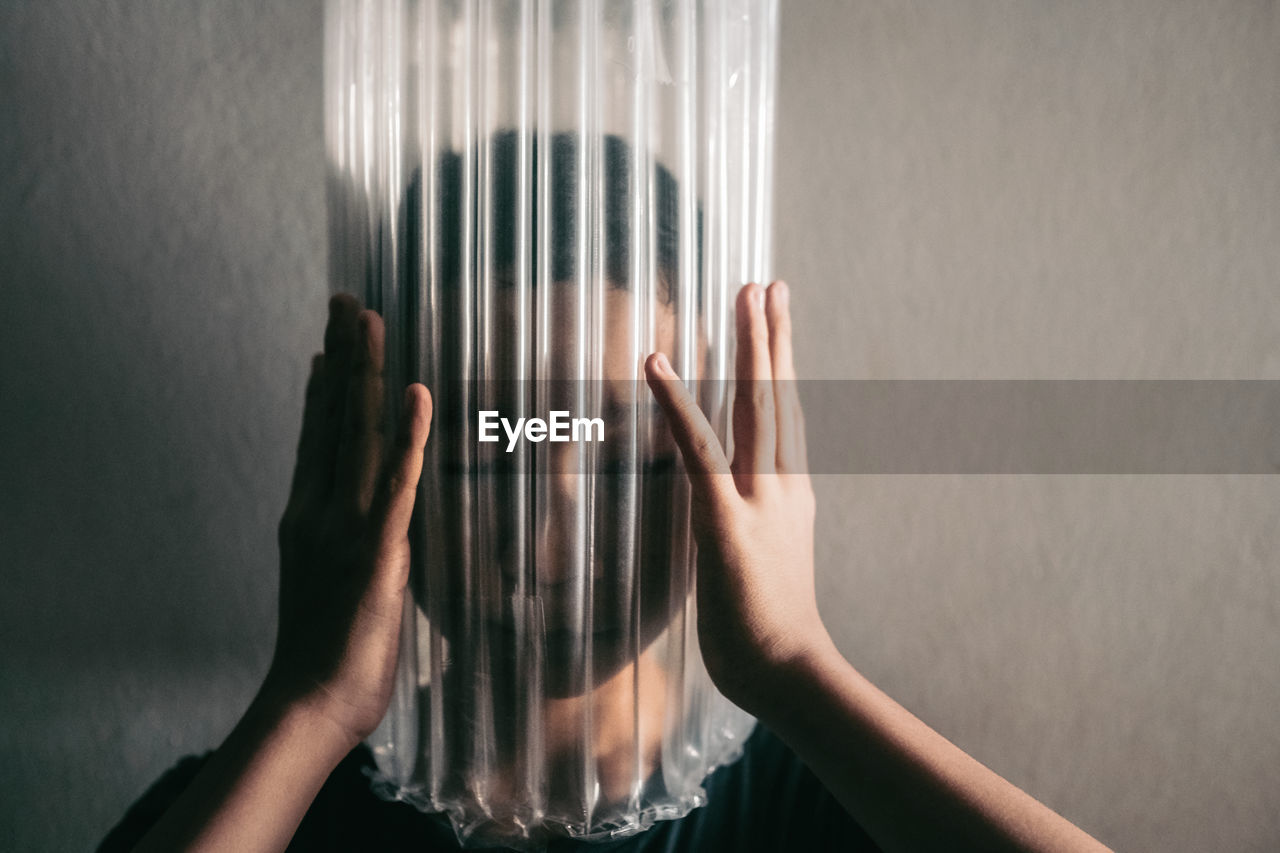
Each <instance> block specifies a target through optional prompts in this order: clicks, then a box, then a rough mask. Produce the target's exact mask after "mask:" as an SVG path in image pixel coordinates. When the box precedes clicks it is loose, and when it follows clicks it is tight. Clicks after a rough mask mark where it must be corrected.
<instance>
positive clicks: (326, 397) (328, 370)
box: [315, 293, 360, 499]
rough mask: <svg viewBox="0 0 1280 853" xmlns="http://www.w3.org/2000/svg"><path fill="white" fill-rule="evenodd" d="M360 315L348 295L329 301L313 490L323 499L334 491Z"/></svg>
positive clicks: (356, 304)
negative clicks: (321, 460) (316, 472)
mask: <svg viewBox="0 0 1280 853" xmlns="http://www.w3.org/2000/svg"><path fill="white" fill-rule="evenodd" d="M359 316H360V302H359V300H357V299H356V298H355V297H354V296H352V295H351V294H349V293H339V294H337V295H335V296H333V297H332V298H330V299H329V322H328V323H327V324H326V326H325V330H324V374H323V377H322V382H321V385H322V387H321V389H320V393H321V396H322V412H323V417H322V418H321V419H320V423H319V424H318V425H317V430H316V456H317V457H318V458H320V459H323V460H324V461H323V462H322V463H320V465H321V467H320V469H319V470H320V471H321V472H322V473H323V476H317V478H316V483H315V488H316V490H317V492H318V496H319V497H320V498H322V499H327V498H328V496H329V494H330V492H331V491H332V489H333V482H334V476H335V471H336V463H337V456H338V445H339V443H340V442H341V439H342V423H343V419H344V417H345V415H344V410H345V408H346V401H347V386H348V384H349V381H350V378H351V359H352V354H353V353H354V351H355V348H356V335H357V332H358V330H357V325H356V318H357V317H359Z"/></svg>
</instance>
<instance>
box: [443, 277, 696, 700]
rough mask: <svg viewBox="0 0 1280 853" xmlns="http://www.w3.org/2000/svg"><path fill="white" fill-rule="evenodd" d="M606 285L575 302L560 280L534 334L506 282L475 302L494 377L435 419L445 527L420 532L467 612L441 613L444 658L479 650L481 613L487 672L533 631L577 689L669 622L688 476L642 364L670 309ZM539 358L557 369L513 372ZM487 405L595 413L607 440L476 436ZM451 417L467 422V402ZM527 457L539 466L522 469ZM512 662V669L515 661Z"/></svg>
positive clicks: (552, 681) (671, 344) (659, 345)
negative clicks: (442, 422)
mask: <svg viewBox="0 0 1280 853" xmlns="http://www.w3.org/2000/svg"><path fill="white" fill-rule="evenodd" d="M601 297H602V298H601V299H600V302H599V304H598V305H596V306H594V309H590V308H588V306H585V305H582V304H580V303H579V301H578V299H577V289H576V287H574V286H571V285H568V284H564V285H556V286H555V288H554V291H553V293H552V294H551V295H550V299H549V304H550V306H551V307H552V308H553V310H552V311H548V312H546V314H545V315H544V318H545V319H544V320H543V327H544V329H545V333H546V334H545V337H546V341H545V342H543V343H542V344H541V345H540V342H538V341H531V340H528V339H522V338H521V337H520V336H519V335H517V334H516V331H517V330H519V329H521V328H525V329H528V328H531V327H532V326H534V325H536V322H535V320H534V318H535V316H536V310H537V307H536V305H535V304H534V301H533V300H531V299H527V301H526V302H525V303H524V304H521V302H520V300H519V298H518V296H517V291H516V290H515V289H514V288H505V287H504V288H497V289H495V292H494V295H493V302H492V303H491V304H489V305H487V306H486V311H485V313H484V316H486V317H488V318H489V319H488V322H489V324H490V325H489V327H488V328H487V329H484V330H481V331H480V334H481V335H483V336H484V338H485V340H486V341H487V346H486V345H485V344H483V343H482V345H481V346H478V347H477V350H481V351H484V352H487V353H488V359H489V361H488V366H489V368H490V369H488V370H485V371H484V375H486V376H488V377H489V379H488V381H486V382H483V383H479V384H477V385H475V386H471V387H472V388H473V389H474V391H473V394H474V396H473V398H472V400H471V402H472V405H471V406H469V407H468V409H469V410H468V411H467V412H466V413H465V416H466V417H469V418H471V419H472V422H471V424H470V425H469V426H470V429H469V430H467V429H461V428H458V429H448V428H446V430H443V431H441V432H439V433H437V435H438V436H440V439H439V440H442V447H441V453H442V459H443V460H444V461H445V465H444V466H443V470H442V471H441V473H440V475H439V476H440V478H441V483H440V485H441V490H440V494H441V495H443V496H446V498H445V503H444V505H442V506H441V507H440V512H439V513H438V514H434V515H435V517H436V518H438V519H439V521H440V526H439V528H438V529H432V530H430V531H429V542H430V541H431V540H434V543H433V545H434V547H433V546H432V545H429V547H432V550H433V552H434V554H436V555H438V556H439V558H440V562H441V563H442V566H441V568H442V569H443V572H444V575H443V576H441V575H439V574H435V575H433V577H437V578H438V579H439V580H438V581H437V583H436V588H437V589H438V588H440V586H441V582H443V586H444V587H445V588H446V589H448V590H450V591H451V592H452V593H453V594H452V595H450V598H452V599H453V600H454V601H456V602H457V604H458V605H459V609H461V610H464V611H466V612H457V613H454V614H453V617H454V618H452V619H450V620H449V621H451V622H452V623H453V624H452V625H443V626H442V630H443V631H444V632H445V634H446V636H448V637H449V639H450V642H451V645H452V647H453V648H452V650H451V657H452V658H453V659H454V660H455V661H456V660H459V655H460V654H467V653H468V650H469V651H470V652H471V653H474V654H477V655H478V654H480V652H479V651H478V650H476V649H475V646H476V645H477V640H478V637H479V635H480V629H481V627H482V625H483V627H484V628H485V629H486V633H487V635H488V643H487V644H488V646H489V650H488V654H487V655H486V656H485V657H487V658H488V660H487V661H479V660H477V661H475V663H476V664H481V665H485V666H486V667H487V668H488V671H490V672H493V669H494V668H499V669H500V668H503V667H504V664H509V665H513V666H514V665H517V664H516V663H515V662H516V661H517V660H519V659H520V658H521V655H520V653H519V649H518V648H517V643H526V644H527V643H529V642H530V638H531V635H536V634H537V633H541V634H542V635H543V636H544V637H545V647H544V648H543V649H542V655H543V661H544V674H545V677H546V679H547V688H548V692H549V693H551V695H561V696H565V695H576V694H579V693H581V692H582V691H583V690H584V689H585V688H586V687H587V683H586V676H587V674H588V673H590V675H591V683H592V684H599V683H601V681H603V680H604V679H606V678H608V677H609V676H610V675H612V674H613V673H614V672H616V671H617V670H618V669H620V668H621V667H622V666H625V665H626V664H627V663H629V662H630V661H632V660H634V659H635V658H636V657H637V656H638V655H639V653H640V652H641V651H643V649H644V648H645V647H647V646H648V645H649V643H651V642H652V641H653V639H654V638H655V637H656V636H657V635H658V634H659V633H660V632H661V630H662V629H663V628H664V627H665V626H666V624H667V623H668V621H669V618H670V617H669V607H670V606H671V605H678V604H680V603H681V599H682V593H683V591H684V586H683V582H682V583H681V584H680V586H678V587H677V593H676V594H677V598H676V600H675V601H671V600H670V598H671V595H672V592H671V583H670V581H671V579H670V567H671V566H672V565H684V564H685V557H684V555H685V549H686V548H687V542H685V541H683V537H682V541H675V536H674V534H675V531H677V530H683V527H682V525H679V524H677V523H676V522H677V519H676V517H675V516H676V506H677V500H676V498H677V494H678V492H677V488H676V487H677V484H678V483H679V482H681V478H680V477H679V476H678V471H679V469H678V466H677V464H676V456H677V454H676V448H675V446H674V443H673V442H672V441H671V438H670V434H669V432H668V431H667V429H666V428H665V426H663V425H662V424H661V423H660V422H659V419H658V415H657V408H656V406H654V405H653V402H652V398H651V395H650V393H649V390H648V388H647V387H646V385H645V384H644V380H643V368H642V365H643V361H644V358H645V357H646V356H647V355H648V354H649V353H650V352H653V351H655V350H658V351H662V352H665V353H667V355H668V356H669V357H670V356H672V355H674V352H675V343H676V333H675V321H674V320H675V318H674V312H673V310H672V308H671V306H669V305H667V304H665V303H663V302H661V301H659V300H654V301H653V302H652V304H648V305H641V304H639V300H638V299H637V297H636V296H635V295H634V294H632V293H631V292H629V291H625V290H620V289H616V288H609V289H607V290H605V292H604V293H602V294H601ZM590 315H594V316H590ZM640 316H648V317H649V319H650V326H651V328H652V329H653V335H652V337H649V338H645V339H637V333H636V328H637V327H638V326H639V325H640V324H639V323H638V322H637V318H638V317H640ZM522 321H523V322H522ZM590 329H598V330H600V331H599V333H598V334H599V338H598V355H596V356H595V357H594V359H593V358H592V355H593V353H592V348H591V347H589V346H583V345H581V343H580V342H581V341H582V339H583V337H584V335H583V334H582V330H590ZM539 359H541V360H542V361H541V369H540V370H537V374H538V375H541V376H544V377H548V378H549V380H550V381H547V382H538V383H534V382H528V381H523V382H522V381H520V380H519V379H517V378H516V377H521V376H529V375H531V374H533V373H534V368H535V365H538V364H539ZM580 376H586V377H590V378H588V379H586V380H581V379H577V378H576V377H580ZM521 400H523V401H524V407H523V408H522V407H521V405H520V402H521ZM437 408H438V411H439V409H440V407H439V406H438V407H437ZM481 409H484V410H496V411H497V412H499V413H500V415H501V416H502V417H505V418H507V419H508V420H509V421H510V422H512V423H514V422H515V420H516V418H517V417H519V416H520V415H521V414H524V415H527V416H529V417H540V418H543V419H547V418H549V416H550V414H551V412H552V411H567V412H569V417H570V418H573V417H590V418H594V417H599V418H601V419H602V420H603V421H604V440H603V442H599V441H595V442H590V443H588V442H573V441H569V442H563V443H551V442H549V441H543V442H540V443H530V442H528V441H526V440H524V439H521V440H520V441H519V442H518V444H517V446H516V449H515V450H514V451H512V452H508V451H507V447H508V437H507V434H506V433H505V431H504V430H503V429H502V428H499V429H498V430H497V433H498V436H499V440H498V441H497V442H493V443H484V444H481V443H478V442H476V432H475V429H476V419H477V412H478V411H479V410H481ZM439 414H445V412H442V411H441V412H439ZM448 416H449V417H453V418H454V419H455V420H454V422H455V423H456V424H457V426H458V427H462V426H464V425H463V424H462V423H461V422H460V418H461V417H462V414H460V413H458V412H451V413H449V415H448ZM468 444H469V446H468ZM450 460H454V462H450ZM455 463H456V464H455ZM531 469H532V470H533V471H535V472H536V473H534V474H533V475H532V476H527V475H521V473H520V472H521V471H528V470H531ZM591 471H593V472H596V473H595V474H594V476H592V475H591V474H589V473H587V472H591ZM448 496H456V497H457V498H458V499H457V500H452V499H450V498H449V497H448ZM468 564H470V565H468ZM464 576H466V577H464ZM446 594H447V593H446ZM535 614H536V615H535ZM539 622H540V628H541V630H540V631H539V630H537V629H538V623H539ZM518 623H520V624H522V625H523V628H524V630H520V629H519V628H518ZM522 635H523V636H522ZM460 643H461V644H463V647H462V648H458V646H459V644H460ZM588 649H589V651H588ZM494 675H495V678H497V677H498V673H496V672H495V673H494ZM510 675H512V676H513V677H514V678H516V679H518V678H519V676H520V673H516V672H511V673H510Z"/></svg>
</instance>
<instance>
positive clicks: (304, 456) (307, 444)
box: [285, 353, 327, 515]
mask: <svg viewBox="0 0 1280 853" xmlns="http://www.w3.org/2000/svg"><path fill="white" fill-rule="evenodd" d="M324 407H325V398H324V354H323V353H316V354H315V355H314V356H312V357H311V373H310V375H309V376H308V378H307V391H306V395H305V398H304V403H303V407H302V436H301V437H300V438H299V439H298V459H297V462H296V464H295V466H294V469H293V486H292V488H290V490H289V504H288V506H287V507H286V509H285V513H286V515H287V514H289V513H290V512H297V511H298V510H300V509H301V507H302V505H303V504H304V503H306V502H307V500H308V499H309V498H313V497H315V490H316V487H317V483H318V482H322V481H323V479H324V478H325V477H326V476H327V475H326V473H325V469H326V467H327V460H326V459H325V458H324V457H323V456H322V455H321V454H320V453H319V448H320V434H321V431H322V428H323V425H324V420H325V408H324Z"/></svg>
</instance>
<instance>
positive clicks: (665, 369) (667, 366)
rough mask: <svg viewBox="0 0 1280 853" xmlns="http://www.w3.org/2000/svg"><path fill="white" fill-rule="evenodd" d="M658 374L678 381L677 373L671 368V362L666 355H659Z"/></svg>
mask: <svg viewBox="0 0 1280 853" xmlns="http://www.w3.org/2000/svg"><path fill="white" fill-rule="evenodd" d="M657 363H658V372H659V373H661V374H662V375H663V376H665V377H667V378H668V379H676V378H677V377H676V372H675V371H674V370H673V369H672V368H671V362H669V361H667V354H666V353H662V352H660V353H658V359H657Z"/></svg>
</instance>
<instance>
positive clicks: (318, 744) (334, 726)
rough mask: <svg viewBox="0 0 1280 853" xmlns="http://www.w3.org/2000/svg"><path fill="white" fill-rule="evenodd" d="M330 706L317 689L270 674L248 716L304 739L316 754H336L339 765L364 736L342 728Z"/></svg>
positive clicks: (326, 698)
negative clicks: (305, 688) (298, 685)
mask: <svg viewBox="0 0 1280 853" xmlns="http://www.w3.org/2000/svg"><path fill="white" fill-rule="evenodd" d="M329 703H330V699H329V698H328V697H327V696H325V695H324V694H323V692H322V691H321V689H320V688H318V687H317V688H316V689H314V690H303V689H300V688H299V687H297V686H296V685H292V684H287V683H285V682H284V681H282V680H280V679H278V678H274V677H272V676H271V675H268V676H267V679H266V680H265V681H264V682H263V685H262V687H261V689H260V690H259V691H258V695H257V696H256V697H254V700H253V703H252V704H251V705H250V707H249V715H251V716H253V717H255V718H256V719H257V720H258V721H259V722H260V724H262V725H265V726H267V727H269V728H271V729H274V730H277V731H280V732H286V733H288V734H289V735H290V736H292V737H296V738H298V739H299V740H300V741H302V740H304V739H305V741H306V742H307V743H309V744H311V745H312V747H313V748H314V749H315V752H316V754H317V755H336V756H337V759H336V760H335V761H334V765H335V766H336V764H337V761H340V760H341V759H342V757H343V756H345V755H346V754H347V753H348V752H350V751H351V750H352V749H354V748H355V747H356V746H357V745H358V744H359V743H360V742H361V741H362V740H364V737H363V735H361V734H360V733H358V732H355V731H353V730H352V729H350V728H349V727H348V726H345V725H343V724H342V723H341V722H340V721H339V720H338V717H337V715H335V714H334V713H332V711H331V710H330V709H329V707H328V706H329Z"/></svg>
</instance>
